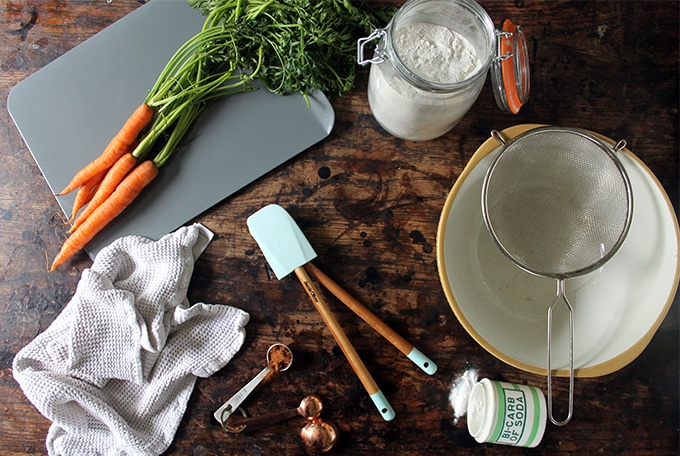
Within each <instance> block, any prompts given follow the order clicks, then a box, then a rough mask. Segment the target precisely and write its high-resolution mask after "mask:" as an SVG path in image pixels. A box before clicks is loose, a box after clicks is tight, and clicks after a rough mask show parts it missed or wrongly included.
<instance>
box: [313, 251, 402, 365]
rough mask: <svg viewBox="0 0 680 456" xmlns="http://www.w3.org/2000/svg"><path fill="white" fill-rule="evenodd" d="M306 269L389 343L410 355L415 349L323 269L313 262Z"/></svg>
mask: <svg viewBox="0 0 680 456" xmlns="http://www.w3.org/2000/svg"><path fill="white" fill-rule="evenodd" d="M304 267H305V269H306V270H307V271H309V273H310V274H311V275H312V276H313V277H314V278H315V279H316V280H318V281H319V282H321V285H323V286H324V287H326V288H327V289H328V290H329V291H330V292H331V293H333V295H335V296H336V297H337V298H338V299H339V300H340V301H342V302H343V303H344V304H345V305H346V306H347V307H349V308H350V309H351V310H352V312H354V313H355V314H357V315H358V316H359V317H360V318H361V319H362V320H364V321H365V322H366V323H368V324H369V326H371V328H373V329H375V330H376V331H377V332H378V333H379V334H380V335H381V336H383V337H384V338H385V339H387V341H388V342H389V343H391V344H392V345H394V346H395V347H396V348H397V349H398V350H399V351H400V352H402V353H403V354H404V355H408V354H409V353H411V350H413V345H412V344H411V343H409V341H407V340H406V339H404V338H403V337H401V336H400V335H399V334H397V333H396V332H395V331H394V330H393V329H392V328H390V327H389V326H387V325H386V324H385V322H384V321H382V320H381V319H380V318H378V316H376V315H375V314H374V313H373V312H371V311H370V310H369V309H368V308H366V307H365V306H364V305H363V304H361V302H359V301H358V300H357V299H356V298H354V297H353V296H352V295H350V294H349V293H348V292H347V291H345V290H344V289H343V288H341V287H340V285H338V284H337V283H335V282H334V281H333V279H331V278H330V277H328V276H327V275H326V274H325V273H324V272H323V271H321V270H320V269H319V268H317V267H316V266H314V265H313V264H312V263H307V264H306V265H305V266H304Z"/></svg>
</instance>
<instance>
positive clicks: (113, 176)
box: [69, 152, 137, 233]
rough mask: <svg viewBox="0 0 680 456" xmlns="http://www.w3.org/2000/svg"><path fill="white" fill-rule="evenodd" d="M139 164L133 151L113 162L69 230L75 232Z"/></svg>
mask: <svg viewBox="0 0 680 456" xmlns="http://www.w3.org/2000/svg"><path fill="white" fill-rule="evenodd" d="M136 164H137V159H136V158H135V157H134V156H133V155H132V153H131V152H128V153H126V154H125V155H123V156H122V157H120V158H119V159H118V161H117V162H116V163H114V164H113V166H112V167H111V169H109V171H108V172H107V173H106V177H104V179H103V180H102V182H101V184H99V187H97V191H96V192H95V194H94V196H93V197H92V200H91V201H90V202H89V203H88V204H87V206H86V207H85V209H83V212H81V213H80V215H79V216H78V218H77V219H76V220H75V222H73V226H72V227H71V229H70V230H69V231H70V232H71V233H73V232H74V231H75V230H76V229H77V228H78V227H79V226H80V225H81V224H82V223H83V222H84V221H85V220H86V219H87V218H88V217H89V216H90V215H91V214H92V212H94V210H95V209H97V208H98V207H99V206H100V205H101V204H102V203H103V202H104V201H105V200H106V199H107V198H108V197H109V196H110V195H111V194H112V193H113V192H114V190H116V187H118V184H120V182H121V181H122V180H123V178H125V176H127V174H128V173H129V172H130V170H131V169H132V168H134V167H135V165H136Z"/></svg>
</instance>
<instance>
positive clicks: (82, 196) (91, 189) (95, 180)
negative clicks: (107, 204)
mask: <svg viewBox="0 0 680 456" xmlns="http://www.w3.org/2000/svg"><path fill="white" fill-rule="evenodd" d="M105 175H106V173H105V172H103V171H102V172H101V173H99V174H96V175H95V176H93V177H92V178H90V180H88V181H87V182H85V183H84V184H83V185H81V186H80V188H79V189H78V193H76V199H75V200H74V201H73V208H72V209H71V221H73V220H74V219H75V218H76V214H77V213H78V211H79V210H80V208H82V207H83V206H85V205H86V204H87V203H88V202H90V201H91V200H92V197H93V196H94V194H95V191H96V190H97V187H98V186H99V183H100V182H101V181H102V179H104V176H105Z"/></svg>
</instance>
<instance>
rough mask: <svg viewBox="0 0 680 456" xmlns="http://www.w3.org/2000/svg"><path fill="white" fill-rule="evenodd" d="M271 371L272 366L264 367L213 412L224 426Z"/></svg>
mask: <svg viewBox="0 0 680 456" xmlns="http://www.w3.org/2000/svg"><path fill="white" fill-rule="evenodd" d="M271 371H272V368H271V367H269V366H267V367H265V368H264V369H262V370H261V371H260V373H259V374H257V375H256V376H255V377H253V379H252V380H251V381H249V382H248V383H247V384H246V385H245V386H244V387H243V388H241V389H240V390H239V391H238V392H237V393H236V394H234V395H233V396H232V397H231V399H229V400H228V401H227V402H225V403H224V404H222V406H221V407H220V408H218V409H217V411H215V413H214V414H213V416H214V417H215V419H216V420H217V422H218V423H220V424H221V425H222V426H224V425H225V423H226V422H227V419H228V418H229V415H231V414H232V413H234V411H235V410H236V409H237V408H239V406H240V405H241V403H243V401H244V400H245V398H247V397H248V395H249V394H250V393H252V392H253V390H254V389H255V388H256V387H257V385H259V384H260V383H262V380H264V379H265V378H266V377H267V375H269V373H270V372H271Z"/></svg>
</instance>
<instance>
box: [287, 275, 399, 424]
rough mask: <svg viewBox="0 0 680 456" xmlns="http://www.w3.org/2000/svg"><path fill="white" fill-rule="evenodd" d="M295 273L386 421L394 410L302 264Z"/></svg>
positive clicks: (391, 417) (392, 416) (392, 414)
mask: <svg viewBox="0 0 680 456" xmlns="http://www.w3.org/2000/svg"><path fill="white" fill-rule="evenodd" d="M295 275H297V277H298V279H299V280H300V283H301V284H302V286H303V287H304V289H305V291H306V292H307V295H308V296H309V298H310V299H311V300H312V303H313V304H314V307H316V310H317V311H318V312H319V313H320V314H321V317H322V318H323V321H324V323H326V326H328V329H329V330H330V332H331V334H332V335H333V338H334V339H335V341H336V342H337V344H338V346H339V347H340V349H341V350H342V352H343V353H344V354H345V357H346V358H347V361H349V364H350V366H351V367H352V369H353V370H354V373H355V374H356V375H357V377H358V378H359V381H361V383H362V385H364V388H365V389H366V392H367V393H368V394H369V395H370V396H371V399H373V402H375V403H376V406H377V407H378V410H379V411H380V413H381V414H382V416H383V418H384V419H385V420H388V421H389V420H391V419H393V418H394V410H392V407H391V406H390V405H389V403H388V402H387V400H386V399H385V398H384V396H383V395H382V393H381V392H380V388H379V387H378V385H377V383H376V382H375V380H374V379H373V376H371V373H370V372H369V371H368V369H367V368H366V365H365V364H364V362H363V361H362V360H361V358H360V357H359V354H358V353H357V352H356V350H355V349H354V346H353V345H352V343H351V342H350V341H349V339H348V338H347V335H346V334H345V331H343V329H342V327H341V326H340V324H339V323H338V321H337V320H336V319H335V317H334V316H333V314H332V313H331V311H330V309H329V308H328V305H327V304H326V301H325V300H324V298H323V296H322V295H321V293H320V292H319V290H318V289H317V287H316V285H314V283H313V282H312V279H311V278H310V277H309V275H308V274H307V271H305V269H304V267H303V266H300V267H298V268H296V269H295Z"/></svg>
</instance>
